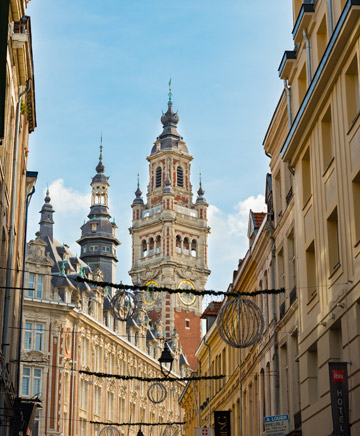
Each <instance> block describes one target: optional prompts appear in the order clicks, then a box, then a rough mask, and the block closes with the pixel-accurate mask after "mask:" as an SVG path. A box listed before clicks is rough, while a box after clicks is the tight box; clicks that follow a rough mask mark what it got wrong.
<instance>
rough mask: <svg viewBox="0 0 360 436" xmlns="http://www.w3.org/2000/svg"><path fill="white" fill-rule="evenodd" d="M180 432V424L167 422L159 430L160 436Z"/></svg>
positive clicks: (175, 435) (174, 434) (175, 434)
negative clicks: (160, 430)
mask: <svg viewBox="0 0 360 436" xmlns="http://www.w3.org/2000/svg"><path fill="white" fill-rule="evenodd" d="M180 434H182V431H181V425H170V424H168V425H167V426H166V427H165V428H164V429H163V431H162V432H161V436H178V435H180Z"/></svg>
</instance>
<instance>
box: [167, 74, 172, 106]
mask: <svg viewBox="0 0 360 436" xmlns="http://www.w3.org/2000/svg"><path fill="white" fill-rule="evenodd" d="M168 95H169V103H171V96H172V92H171V77H170V80H169V94H168Z"/></svg>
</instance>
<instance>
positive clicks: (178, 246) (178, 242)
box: [176, 235, 181, 253]
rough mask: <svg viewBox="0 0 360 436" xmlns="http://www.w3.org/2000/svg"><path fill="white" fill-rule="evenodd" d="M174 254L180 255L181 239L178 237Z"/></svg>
mask: <svg viewBox="0 0 360 436" xmlns="http://www.w3.org/2000/svg"><path fill="white" fill-rule="evenodd" d="M176 252H177V253H181V237H180V236H179V235H177V236H176Z"/></svg>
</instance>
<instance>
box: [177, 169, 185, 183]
mask: <svg viewBox="0 0 360 436" xmlns="http://www.w3.org/2000/svg"><path fill="white" fill-rule="evenodd" d="M176 175H177V177H176V178H177V185H178V186H180V188H183V187H184V170H183V169H182V168H181V167H177V170H176Z"/></svg>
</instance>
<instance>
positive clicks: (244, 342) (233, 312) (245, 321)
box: [217, 298, 264, 348]
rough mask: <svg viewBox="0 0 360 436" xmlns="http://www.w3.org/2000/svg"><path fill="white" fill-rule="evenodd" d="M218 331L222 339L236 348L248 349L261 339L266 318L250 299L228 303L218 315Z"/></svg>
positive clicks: (237, 299) (240, 299)
mask: <svg viewBox="0 0 360 436" xmlns="http://www.w3.org/2000/svg"><path fill="white" fill-rule="evenodd" d="M217 329H218V332H219V335H220V337H221V339H222V340H223V341H224V342H226V343H227V344H228V345H230V346H231V347H234V348H247V347H250V346H251V345H253V344H255V343H256V342H258V341H259V340H260V339H261V335H262V333H263V330H264V317H263V315H262V313H261V311H260V309H259V307H258V306H257V305H256V304H255V303H253V302H252V301H251V300H249V299H245V298H235V299H233V300H229V301H227V302H226V303H225V304H224V305H223V306H222V307H221V309H220V311H219V314H218V323H217Z"/></svg>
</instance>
